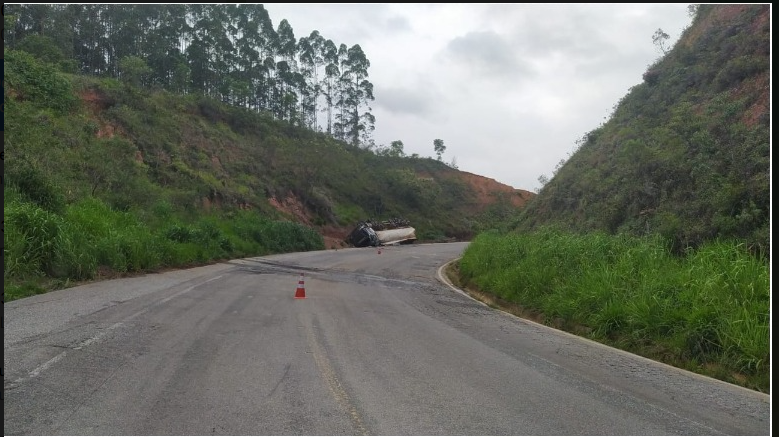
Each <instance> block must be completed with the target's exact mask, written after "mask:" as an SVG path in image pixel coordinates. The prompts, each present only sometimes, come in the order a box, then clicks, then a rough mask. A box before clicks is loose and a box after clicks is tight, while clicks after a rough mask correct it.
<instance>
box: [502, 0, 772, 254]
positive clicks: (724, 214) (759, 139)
mask: <svg viewBox="0 0 779 437" xmlns="http://www.w3.org/2000/svg"><path fill="white" fill-rule="evenodd" d="M698 8H699V9H698V12H697V15H696V17H695V19H694V21H693V23H692V25H691V26H690V27H689V28H688V29H686V30H685V32H684V34H683V35H682V38H681V39H680V41H679V42H678V43H677V44H676V46H675V47H674V48H673V50H671V51H670V52H669V53H668V54H667V55H666V56H664V57H663V58H662V59H659V60H658V61H657V62H656V63H655V64H653V65H651V66H649V68H648V70H647V71H646V73H645V74H644V82H643V83H641V84H639V85H637V86H635V87H633V88H632V89H631V90H630V92H629V93H628V94H627V95H626V96H625V97H624V98H623V99H622V100H621V101H620V102H619V103H618V104H617V105H616V107H615V110H614V113H613V115H612V117H611V118H610V119H609V120H608V122H606V123H605V124H604V125H602V126H600V127H599V128H597V129H595V130H593V131H591V132H589V133H588V134H587V135H585V137H584V138H583V140H582V142H581V144H580V147H579V149H578V150H577V151H576V152H575V153H574V154H573V155H572V156H571V157H570V159H569V160H568V161H567V162H566V163H565V165H564V166H562V167H561V168H560V169H559V171H558V172H557V173H556V174H555V176H554V177H553V178H552V179H551V181H549V183H548V184H547V185H546V186H544V187H543V189H542V190H541V191H540V193H539V195H538V196H536V197H535V198H534V199H533V200H532V201H531V202H529V203H528V205H527V207H526V208H525V209H524V211H523V212H522V214H521V218H520V219H519V220H518V223H517V226H516V228H517V229H518V230H529V229H535V228H538V227H540V226H546V225H550V224H557V225H561V226H563V227H565V228H568V229H573V230H577V231H595V230H602V231H607V232H620V231H625V232H629V233H632V234H638V235H645V234H646V235H649V234H653V233H659V234H661V235H663V236H665V237H667V238H668V239H670V240H671V241H672V242H673V246H674V249H675V250H676V251H677V252H681V251H682V250H684V249H686V248H690V247H692V248H694V247H698V246H699V245H701V244H702V243H704V242H706V241H710V240H713V239H718V238H726V239H736V240H738V241H743V242H745V243H747V244H748V245H749V247H750V248H751V249H752V250H753V251H755V252H762V253H763V254H767V253H768V249H769V217H770V185H769V179H770V107H769V95H770V88H769V84H770V82H769V81H770V5H706V4H702V5H699V6H698Z"/></svg>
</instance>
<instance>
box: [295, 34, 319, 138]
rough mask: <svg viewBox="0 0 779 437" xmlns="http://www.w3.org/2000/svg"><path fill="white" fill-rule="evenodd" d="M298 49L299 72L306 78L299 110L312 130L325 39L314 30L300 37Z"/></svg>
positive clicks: (313, 128) (315, 125) (315, 124)
mask: <svg viewBox="0 0 779 437" xmlns="http://www.w3.org/2000/svg"><path fill="white" fill-rule="evenodd" d="M298 51H299V53H300V61H301V69H300V70H301V73H302V74H303V77H304V78H305V80H306V87H305V88H304V90H303V95H302V96H301V106H300V109H301V112H302V113H303V117H304V120H305V123H306V126H308V128H310V129H312V130H318V123H317V114H318V112H319V111H318V105H317V103H318V100H319V96H320V94H321V92H322V85H321V83H320V81H319V70H320V69H321V68H323V67H324V65H325V54H324V51H325V39H324V37H322V35H320V34H319V31H318V30H314V31H312V32H311V34H310V35H309V36H307V37H303V38H300V40H299V41H298Z"/></svg>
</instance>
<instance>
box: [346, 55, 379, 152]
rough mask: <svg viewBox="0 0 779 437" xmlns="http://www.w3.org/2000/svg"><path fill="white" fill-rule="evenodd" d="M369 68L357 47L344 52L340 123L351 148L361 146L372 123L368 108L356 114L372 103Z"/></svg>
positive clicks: (371, 129)
mask: <svg viewBox="0 0 779 437" xmlns="http://www.w3.org/2000/svg"><path fill="white" fill-rule="evenodd" d="M370 65H371V63H370V61H368V58H367V57H366V56H365V53H364V52H363V50H362V48H361V47H360V45H359V44H355V45H353V46H352V47H351V48H349V49H348V51H347V53H346V60H345V62H344V63H343V66H344V69H343V71H342V72H341V78H342V80H341V84H342V85H343V94H342V97H343V100H342V102H343V111H342V112H341V114H340V115H341V118H340V122H341V125H342V127H343V133H344V136H345V138H344V139H346V140H347V141H349V142H350V143H351V144H352V145H353V146H355V147H357V146H359V145H360V144H365V139H366V138H370V132H372V131H373V129H374V126H373V122H374V120H375V119H374V117H373V116H372V115H371V114H370V107H368V108H367V111H366V112H363V113H361V112H360V111H362V110H363V107H365V106H366V105H367V104H368V102H370V101H372V100H374V97H373V84H372V83H370V82H369V81H368V68H369V67H370Z"/></svg>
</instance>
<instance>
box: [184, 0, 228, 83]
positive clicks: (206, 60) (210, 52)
mask: <svg viewBox="0 0 779 437" xmlns="http://www.w3.org/2000/svg"><path fill="white" fill-rule="evenodd" d="M190 8H191V9H190V10H191V12H192V14H191V19H192V21H193V25H192V42H191V43H190V45H189V47H187V57H188V59H189V65H190V70H191V75H192V85H193V88H194V89H195V90H196V91H200V92H203V93H204V94H206V95H208V96H212V97H225V96H224V94H225V92H226V91H227V90H225V87H224V83H223V81H221V78H224V77H227V76H228V74H229V72H230V69H231V64H232V62H233V58H234V46H233V43H232V40H231V37H232V34H233V28H232V25H231V23H230V22H229V11H228V9H227V7H226V5H210V4H193V5H191V6H190Z"/></svg>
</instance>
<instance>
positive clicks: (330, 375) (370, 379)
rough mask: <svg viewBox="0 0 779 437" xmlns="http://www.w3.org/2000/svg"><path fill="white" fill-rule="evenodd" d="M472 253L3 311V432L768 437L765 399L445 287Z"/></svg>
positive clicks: (205, 273)
mask: <svg viewBox="0 0 779 437" xmlns="http://www.w3.org/2000/svg"><path fill="white" fill-rule="evenodd" d="M464 248H465V243H451V244H434V245H409V246H396V247H385V248H383V249H382V251H381V253H378V251H377V250H376V249H375V248H360V249H345V250H338V251H333V250H329V251H320V252H307V253H298V254H286V255H280V256H268V257H261V258H250V259H244V260H235V261H231V262H228V263H221V264H216V265H212V266H207V267H200V268H195V269H189V270H182V271H175V272H168V273H160V274H153V275H146V276H143V277H137V278H125V279H119V280H112V281H105V282H100V283H94V284H89V285H84V286H79V287H75V288H71V289H66V290H60V291H56V292H52V293H48V294H45V295H40V296H35V297H31V298H27V299H22V300H18V301H14V302H10V303H7V304H5V305H4V311H3V314H4V341H3V364H4V372H3V382H4V404H3V405H4V413H3V414H4V434H5V435H62V434H67V435H212V434H216V435H769V434H770V432H771V428H770V397H769V396H767V395H765V394H761V393H757V392H753V391H750V390H745V389H743V388H740V387H736V386H733V385H730V384H726V383H722V382H719V381H716V380H713V379H709V378H705V377H701V376H697V375H694V374H691V373H689V372H685V371H681V370H677V369H674V368H671V367H669V366H666V365H663V364H658V363H655V362H652V361H649V360H646V359H644V358H640V357H637V356H634V355H630V354H627V353H624V352H621V351H617V350H615V349H612V348H608V347H605V346H601V345H599V344H597V343H594V342H591V341H588V340H584V339H580V338H578V337H574V336H572V335H569V334H566V333H563V332H560V331H556V330H554V329H550V328H547V327H544V326H541V325H538V324H535V323H532V322H529V321H525V320H522V319H519V318H517V317H514V316H511V315H508V314H506V313H503V312H501V311H498V310H495V309H491V308H489V307H487V306H485V305H483V304H481V303H479V302H476V301H474V300H472V299H470V298H469V297H467V296H465V295H464V294H462V293H461V292H459V291H458V290H455V289H453V288H451V287H450V286H448V285H447V284H446V283H444V282H443V281H442V280H441V279H440V273H439V272H440V268H441V266H443V265H444V264H445V263H446V262H448V261H450V260H452V259H454V258H456V257H458V256H459V255H460V254H461V252H462V250H463V249H464ZM301 273H302V274H303V276H301ZM300 279H303V281H304V282H303V283H304V287H305V296H306V298H305V299H295V298H294V296H295V293H296V287H297V285H298V281H299V280H300Z"/></svg>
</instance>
